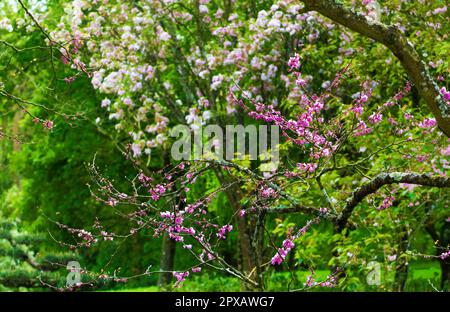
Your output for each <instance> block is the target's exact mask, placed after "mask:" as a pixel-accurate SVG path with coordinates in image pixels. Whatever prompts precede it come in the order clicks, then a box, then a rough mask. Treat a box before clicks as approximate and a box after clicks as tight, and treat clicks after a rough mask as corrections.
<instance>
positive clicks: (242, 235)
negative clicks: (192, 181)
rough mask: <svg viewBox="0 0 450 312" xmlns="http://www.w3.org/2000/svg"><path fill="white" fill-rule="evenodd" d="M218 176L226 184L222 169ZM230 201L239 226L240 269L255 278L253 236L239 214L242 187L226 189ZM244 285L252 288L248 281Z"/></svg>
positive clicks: (234, 186)
mask: <svg viewBox="0 0 450 312" xmlns="http://www.w3.org/2000/svg"><path fill="white" fill-rule="evenodd" d="M216 175H217V178H218V179H219V181H220V183H221V184H223V185H226V183H227V179H226V177H225V176H224V175H223V172H222V171H221V169H217V170H216ZM225 193H226V195H227V198H228V201H229V202H230V205H231V207H232V209H233V211H234V212H235V216H236V218H237V220H236V222H237V226H238V239H239V247H240V248H239V251H240V263H239V266H240V269H241V271H243V272H244V274H249V273H250V272H253V273H252V274H251V275H250V276H249V278H250V279H253V280H254V279H255V277H256V276H257V274H256V270H254V269H255V268H256V264H255V261H254V252H253V248H252V243H251V238H250V229H249V226H248V224H247V220H246V219H245V218H242V217H240V216H239V211H240V210H241V209H242V207H241V204H240V202H239V201H240V198H241V193H240V188H239V186H236V185H233V186H232V187H229V188H227V189H226V191H225ZM242 287H243V288H244V290H250V289H249V287H250V286H249V284H248V283H243V284H242Z"/></svg>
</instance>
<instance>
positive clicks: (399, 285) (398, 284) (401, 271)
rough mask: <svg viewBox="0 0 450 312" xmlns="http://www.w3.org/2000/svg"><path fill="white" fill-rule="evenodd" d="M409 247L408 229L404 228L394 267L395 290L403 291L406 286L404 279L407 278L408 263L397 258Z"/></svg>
mask: <svg viewBox="0 0 450 312" xmlns="http://www.w3.org/2000/svg"><path fill="white" fill-rule="evenodd" d="M408 248H409V235H408V229H407V228H404V229H403V233H402V236H401V237H400V243H399V246H398V253H397V256H398V258H397V259H398V261H399V263H398V264H397V267H396V268H395V286H394V287H395V291H404V290H405V286H406V281H407V279H408V264H407V263H406V261H405V260H404V259H399V257H400V255H401V254H403V253H405V252H406V251H407V250H408Z"/></svg>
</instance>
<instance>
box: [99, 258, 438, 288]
mask: <svg viewBox="0 0 450 312" xmlns="http://www.w3.org/2000/svg"><path fill="white" fill-rule="evenodd" d="M295 274H296V281H295V282H294V283H293V285H292V286H293V288H299V287H301V285H303V283H304V282H305V281H306V279H307V277H308V276H309V274H310V272H309V271H297V272H295ZM329 274H330V271H329V270H317V271H316V275H315V279H316V280H317V281H324V280H326V278H327V276H328V275H329ZM384 277H385V278H387V279H388V281H387V283H383V284H384V285H383V286H382V287H380V288H378V289H376V288H366V285H365V280H364V278H360V279H359V285H360V286H357V287H356V288H355V287H351V288H349V289H348V290H352V291H364V290H370V291H386V290H387V289H389V287H388V284H389V283H392V282H393V278H394V272H388V274H387V275H385V276H384ZM291 279H292V276H291V273H290V272H275V273H273V274H272V275H271V277H270V278H269V280H268V290H269V291H286V290H287V284H288V283H289V282H290V281H291ZM439 279H440V267H439V264H438V263H437V262H425V263H411V264H410V266H409V274H408V281H407V284H406V291H434V288H433V286H434V287H436V286H437V285H439ZM240 290H241V284H240V281H239V280H238V279H236V278H232V277H225V276H221V275H219V274H216V273H204V274H202V275H196V276H192V277H190V278H188V279H186V281H184V282H183V284H182V287H180V288H169V289H164V288H160V287H158V286H155V285H152V286H142V287H136V288H119V289H111V290H107V291H114V292H158V291H174V292H186V291H191V292H202V291H217V292H229V291H240ZM326 290H329V289H326Z"/></svg>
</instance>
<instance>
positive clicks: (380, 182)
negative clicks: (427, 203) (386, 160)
mask: <svg viewBox="0 0 450 312" xmlns="http://www.w3.org/2000/svg"><path fill="white" fill-rule="evenodd" d="M395 183H408V184H417V185H423V186H431V187H441V188H443V187H450V178H449V177H432V176H429V175H427V174H419V173H403V172H390V173H381V174H379V175H377V176H376V177H375V178H374V179H372V180H371V181H370V182H368V183H367V184H365V185H363V186H361V187H360V188H358V189H356V190H355V191H354V192H353V194H352V196H351V197H350V198H349V199H348V200H347V203H346V205H345V207H344V209H343V210H342V212H341V214H340V215H339V217H338V218H337V225H336V227H337V230H338V231H341V230H343V229H344V228H345V227H346V226H347V222H348V219H349V218H350V216H351V214H352V212H353V210H354V209H355V207H356V206H357V205H358V204H359V203H360V202H361V201H362V200H363V199H364V197H366V196H367V195H369V194H372V193H375V192H376V191H378V189H380V188H381V187H382V186H384V185H388V184H395Z"/></svg>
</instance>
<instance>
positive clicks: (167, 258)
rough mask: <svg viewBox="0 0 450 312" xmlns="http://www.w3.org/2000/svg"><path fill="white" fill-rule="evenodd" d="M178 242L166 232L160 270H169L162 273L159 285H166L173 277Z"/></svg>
mask: <svg viewBox="0 0 450 312" xmlns="http://www.w3.org/2000/svg"><path fill="white" fill-rule="evenodd" d="M175 245H176V242H175V241H174V240H173V239H171V238H170V237H169V234H168V233H164V236H163V239H162V248H161V259H160V271H168V272H164V273H161V275H160V276H159V280H158V286H159V287H165V286H166V285H167V284H169V282H170V280H171V279H172V273H170V271H173V263H174V258H175Z"/></svg>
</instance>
